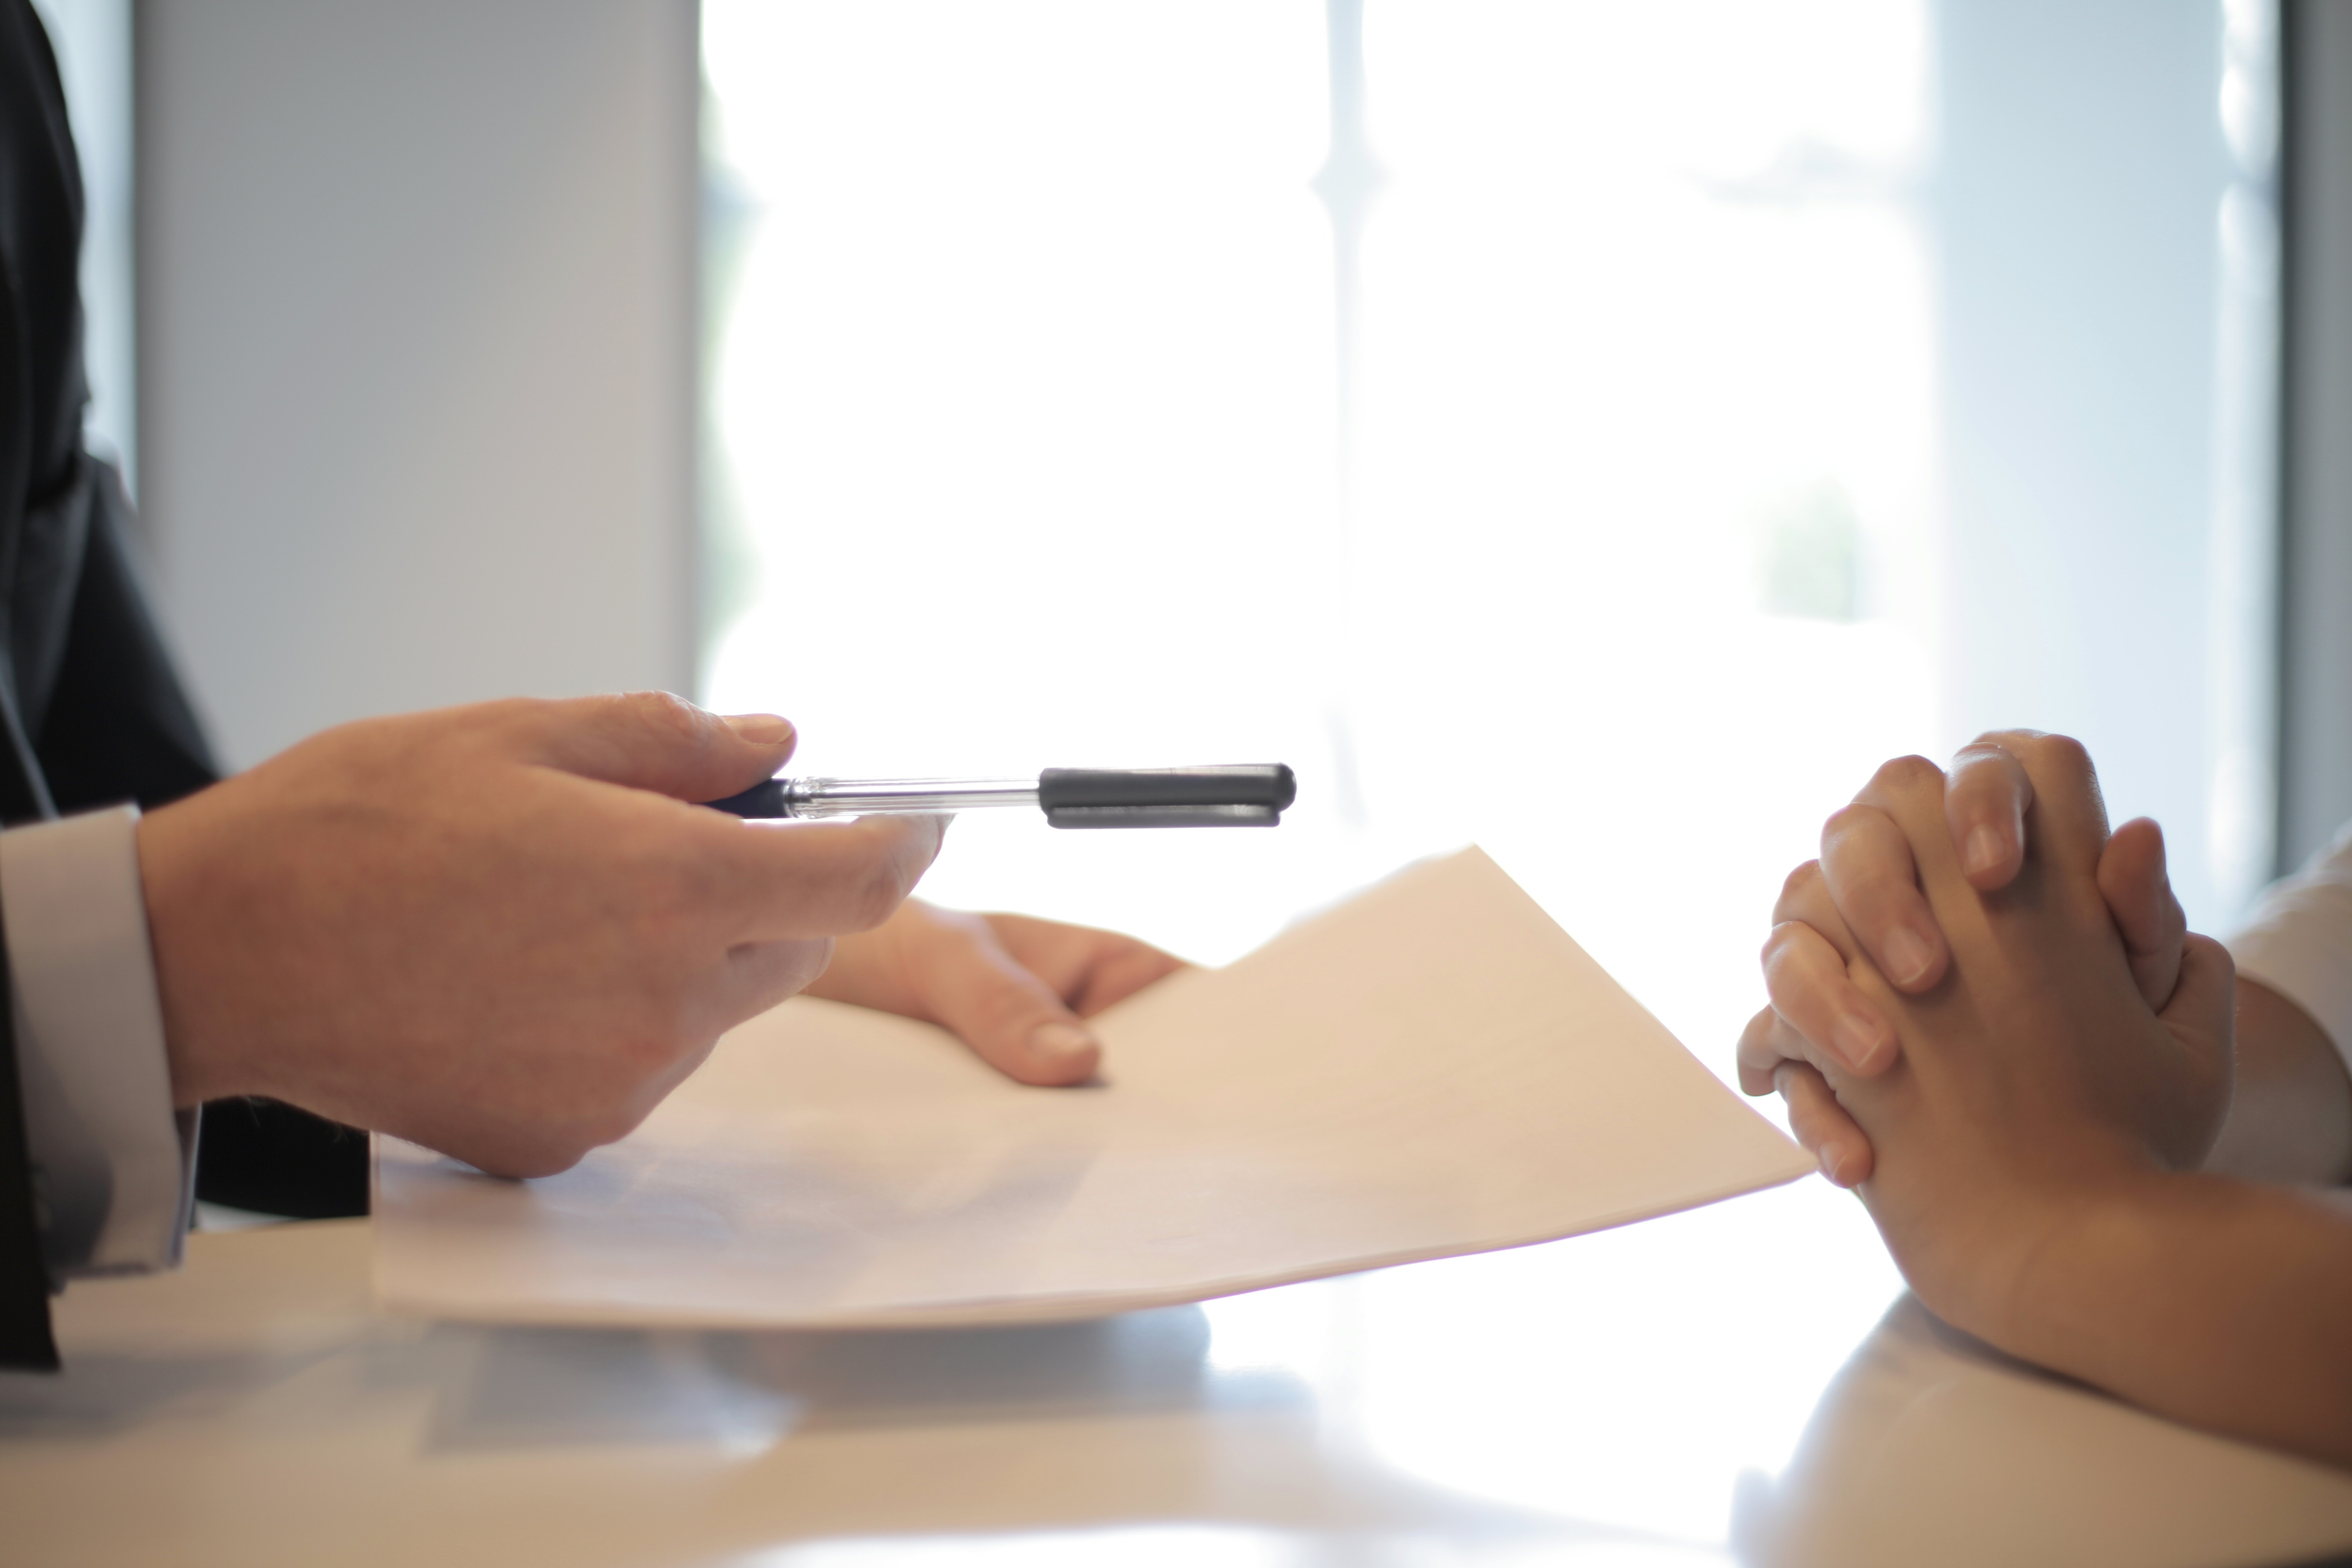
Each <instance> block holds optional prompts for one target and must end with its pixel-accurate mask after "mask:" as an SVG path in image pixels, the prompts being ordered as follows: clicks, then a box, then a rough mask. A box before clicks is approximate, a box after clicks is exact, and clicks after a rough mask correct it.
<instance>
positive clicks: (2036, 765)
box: [2000, 731, 2107, 875]
mask: <svg viewBox="0 0 2352 1568" xmlns="http://www.w3.org/2000/svg"><path fill="white" fill-rule="evenodd" d="M2000 742H2001V744H2002V745H2003V746H2004V747H2006V748H2007V749H2008V751H2009V752H2011V754H2012V755H2014V756H2015V757H2016V758H2017V760H2018V762H2019V763H2021V764H2022V765H2023V767H2024V769H2025V772H2026V774H2027V776H2028V777H2029V778H2030V779H2031V780H2032V784H2033V809H2032V811H2031V812H2029V813H2027V814H2026V824H2025V832H2026V841H2027V846H2026V847H2027V853H2028V854H2036V853H2038V854H2041V855H2042V856H2044V857H2046V858H2048V859H2049V861H2050V863H2051V864H2052V865H2053V866H2054V867H2059V868H2063V869H2066V870H2069V871H2079V872H2083V873H2084V874H2086V875H2087V874H2091V873H2093V872H2095V870H2096V868H2097V866H2098V861H2099V852H2100V850H2102V849H2103V848H2105V846H2106V842H2107V805H2106V801H2105V799H2104V798H2103V797H2102V796H2101V795H2100V793H2099V774H2098V770H2097V769H2096V768H2095V767H2093V766H2092V765H2091V753H2090V752H2087V751H2085V750H2084V746H2083V742H2080V741H2077V740H2075V739H2074V737H2073V736H2071V735H2042V734H2037V733H2035V732H2033V731H2013V732H2011V733H2010V734H2006V735H2003V736H2001V737H2000Z"/></svg>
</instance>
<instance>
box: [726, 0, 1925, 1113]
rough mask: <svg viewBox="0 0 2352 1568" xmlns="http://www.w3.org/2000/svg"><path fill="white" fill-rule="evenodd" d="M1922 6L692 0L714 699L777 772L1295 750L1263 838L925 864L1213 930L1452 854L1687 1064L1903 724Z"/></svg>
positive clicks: (1219, 947)
mask: <svg viewBox="0 0 2352 1568" xmlns="http://www.w3.org/2000/svg"><path fill="white" fill-rule="evenodd" d="M1924 26H1925V21H1924V16H1923V7H1921V6H1920V5H1885V4H1874V3H1858V4H1840V3H1828V0H1783V3H1780V4H1775V5H1769V6H1754V5H1742V4H1736V3H1727V4H1713V5H1706V4H1687V3H1685V4H1677V5H1661V6H1620V5H1561V4H1541V5H1537V4H1490V5H1474V6H1461V5H1435V4H1423V5H1382V6H1380V7H1377V8H1376V9H1375V11H1374V12H1373V14H1372V15H1371V16H1370V18H1369V19H1368V20H1367V21H1366V22H1365V24H1364V28H1363V34H1362V45H1361V56H1360V65H1358V64H1357V63H1355V62H1354V61H1353V60H1352V59H1350V58H1344V57H1347V56H1348V54H1349V51H1348V50H1347V49H1346V48H1344V47H1342V48H1341V49H1340V50H1339V51H1338V52H1337V53H1336V54H1335V51H1334V49H1333V47H1332V40H1331V38H1330V37H1329V35H1328V18H1327V9H1326V7H1325V6H1323V5H1315V4H1308V3H1304V0H1302V3H1298V4H1292V5H1264V4H1258V3H1235V4H1223V5H1219V4H1199V5H1183V6H1103V5H1088V4H1084V3H1082V0H1081V3H1073V4H1051V3H1042V0H1007V3H1003V4H991V5H971V4H964V3H956V0H940V3H933V4H924V3H918V0H908V3H901V4H894V5H887V6H853V5H817V4H780V3H776V0H712V3H711V4H709V5H707V6H706V7H705V22H704V37H705V56H706V66H707V70H708V77H709V85H710V92H711V103H712V108H713V119H712V125H711V134H710V137H709V145H710V161H711V165H712V178H713V185H714V191H715V193H716V195H715V198H714V206H715V210H716V211H717V213H718V214H719V216H718V217H717V218H716V220H715V221H714V226H713V268H712V270H713V282H714V288H713V303H712V312H713V335H712V353H711V358H710V370H709V375H710V384H711V393H710V414H711V420H710V427H711V430H712V435H713V437H714V439H713V443H712V444H713V446H714V447H715V459H716V460H715V461H714V464H713V470H712V475H711V484H710V487H709V488H710V492H711V497H712V510H713V524H712V559H713V560H714V562H715V563H717V565H718V566H719V569H720V570H719V575H718V577H717V578H716V580H715V583H714V591H713V605H714V624H713V626H712V628H711V632H712V638H713V640H712V646H711V648H710V652H709V659H708V664H707V669H708V675H707V682H706V689H705V696H706V697H707V699H708V700H710V701H711V702H713V703H715V704H716V705H718V706H719V707H720V708H722V709H727V710H745V709H754V708H768V709H774V710H780V711H782V712H785V713H788V714H790V715H791V716H792V717H793V719H794V720H795V721H797V722H798V723H799V724H800V726H801V728H802V731H803V736H804V741H803V752H802V755H801V757H800V759H799V760H798V762H797V763H796V764H795V765H796V767H799V768H802V769H804V770H806V771H810V772H815V773H837V774H845V775H856V774H888V773H918V774H920V773H963V772H974V773H992V772H997V771H1000V770H1002V771H1027V770H1031V769H1034V768H1036V767H1039V766H1043V765H1056V764H1081V765H1085V764H1103V765H1148V764H1153V763H1195V762H1223V761H1234V762H1240V761H1260V760H1264V761H1285V762H1288V763H1292V764H1293V765H1294V766H1296V767H1297V770H1298V772H1299V776H1300V779H1301V797H1300V803H1299V805H1298V807H1297V809H1296V811H1295V812H1294V813H1293V814H1292V816H1291V817H1290V818H1289V820H1288V821H1287V822H1286V824H1285V826H1282V827H1281V828H1279V829H1277V830H1276V831H1274V832H1272V833H1247V832H1231V833H1214V832H1192V833H1165V834H1134V835H1109V834H1104V835H1075V834H1055V833H1053V832H1052V831H1050V830H1048V829H1046V828H1045V827H1043V826H1041V825H1039V824H1037V823H1036V822H1034V821H1033V820H1025V819H1024V820H1017V821H1016V820H1012V819H1009V818H1007V817H1004V816H996V817H993V818H983V817H982V816H976V815H975V816H967V817H965V818H964V819H963V820H962V821H961V822H960V823H959V824H958V826H957V827H956V829H955V831H954V833H953V835H951V837H950V847H949V850H948V852H947V854H946V856H945V857H944V858H942V860H941V861H940V865H939V867H938V868H936V869H935V870H934V871H933V873H932V875H931V878H930V880H929V883H928V884H927V887H928V889H929V892H930V893H931V894H932V895H933V896H935V897H939V898H941V899H944V900H952V901H958V902H964V903H970V904H976V905H980V906H984V907H993V908H1005V907H1011V908H1019V909H1025V910H1035V911H1038V912H1045V913H1051V914H1055V915H1059V916H1063V917H1066V918H1072V919H1081V920H1089V921H1098V922H1103V923H1109V924H1116V925H1119V926H1122V927H1126V928H1128V929H1130V930H1134V931H1139V932H1140V933H1142V934H1144V935H1147V936H1150V937H1151V938H1153V939H1155V940H1157V941H1160V942H1163V943H1165V944H1167V945H1170V946H1171V947H1173V948H1175V949H1177V950H1178V951H1180V952H1184V953H1186V954H1188V955H1190V956H1192V957H1196V958H1200V959H1203V960H1207V961H1221V960H1223V959H1226V958H1229V957H1231V956H1234V954H1236V953H1238V952H1243V951H1245V950H1246V949H1247V948H1249V947H1250V946H1252V945H1254V944H1255V942H1259V941H1261V940H1263V938H1264V937H1265V935H1267V934H1268V933H1269V932H1271V931H1273V930H1275V929H1276V928H1278V927H1279V926H1280V925H1282V924H1283V923H1284V922H1286V921H1288V920H1290V919H1291V918H1293V917H1294V916H1295V915H1296V914H1297V913H1298V912H1299V911H1300V910H1303V909H1306V908H1308V907H1311V906H1313V905H1315V904H1317V903H1319V902H1322V901H1324V900H1328V899H1331V898H1333V897H1336V896H1338V895H1339V894H1340V893H1342V892H1344V891H1345V890H1346V889H1349V887H1352V886H1355V885H1357V884H1359V883H1360V882H1362V881H1364V880H1366V879H1370V878H1371V877H1374V876H1377V875H1379V874H1380V873H1381V872H1383V871H1385V870H1386V869H1388V868H1391V867H1393V866H1395V865H1397V864H1399V863H1401V862H1402V861H1403V860H1405V859H1408V858H1412V856H1415V855H1417V854H1422V853H1426V852H1429V851H1431V850H1434V849H1438V848H1442V847H1447V846H1449V845H1453V844H1458V843H1461V842H1464V841H1467V840H1474V839H1475V840H1477V841H1480V842H1482V843H1484V844H1485V845H1486V847H1488V848H1489V849H1490V850H1491V851H1492V852H1493V853H1495V854H1496V856H1497V858H1499V859H1500V860H1501V861H1502V862H1503V864H1504V865H1505V866H1506V867H1507V868H1509V869H1510V870H1511V871H1512V872H1513V873H1514V874H1515V875H1516V876H1517V877H1518V878H1519V879H1521V880H1522V881H1523V882H1525V883H1526V885H1527V886H1528V888H1529V889H1530V890H1531V891H1532V892H1534V893H1535V894H1536V896H1537V897H1538V898H1539V899H1540V900H1543V901H1544V902H1545V904H1546V905H1547V906H1548V907H1549V908H1550V909H1551V910H1553V912H1554V913H1555V914H1557V915H1558V916H1559V918H1560V919H1561V920H1562V921H1563V922H1564V923H1565V924H1566V925H1567V926H1568V927H1569V929H1570V931H1573V932H1574V933H1575V934H1576V935H1577V936H1578V937H1579V938H1580V940H1582V941H1583V942H1585V943H1586V944H1587V945H1588V946H1590V947H1591V949H1592V950H1593V951H1594V952H1595V953H1596V955H1598V956H1599V957H1601V960H1602V961H1603V962H1604V963H1607V964H1609V965H1610V966H1611V967H1612V969H1613V970H1614V971H1615V972H1616V973H1618V974H1619V975H1620V976H1621V977H1622V979H1623V980H1625V981H1626V983H1627V984H1630V985H1631V986H1632V987H1633V989H1634V991H1635V992H1636V993H1637V994H1640V995H1641V996H1642V997H1643V999H1644V1000H1645V1001H1646V1002H1648V1003H1649V1004H1650V1005H1652V1006H1653V1007H1654V1009H1655V1010H1657V1011H1658V1012H1659V1013H1660V1015H1661V1016H1663V1017H1664V1019H1665V1020H1666V1022H1667V1023H1668V1024H1669V1026H1672V1027H1674V1028H1675V1030H1676V1032H1677V1033H1678V1034H1680V1035H1681V1036H1682V1037H1683V1038H1684V1039H1685V1041H1687V1042H1688V1043H1689V1044H1690V1045H1691V1047H1693V1049H1695V1050H1696V1051H1697V1052H1698V1053H1699V1054H1700V1055H1701V1056H1702V1057H1704V1058H1706V1059H1707V1060H1709V1061H1710V1062H1711V1063H1713V1064H1715V1065H1716V1066H1717V1068H1719V1069H1720V1068H1724V1067H1725V1066H1726V1065H1727V1061H1728V1055H1729V1047H1730V1043H1731V1040H1732V1038H1733V1037H1734V1034H1735V1032H1736V1029H1737V1026H1738V1022H1739V1021H1740V1019H1741V1017H1742V1016H1744V1014H1745V1012H1746V1011H1747V1010H1748V1009H1749V1008H1751V1007H1752V1006H1753V1005H1755V1002H1756V1000H1757V993H1758V989H1759V987H1758V983H1757V981H1756V979H1755V965H1754V959H1753V953H1754V949H1755V945H1756V942H1757V941H1758V940H1759V937H1760V935H1761V932H1762V929H1763V917H1764V914H1765V911H1766V910H1767V908H1768V906H1769V902H1770V899H1771V895H1772V892H1773V889H1775V887H1776V886H1777V884H1778V880H1779V879H1780V876H1781V875H1782V874H1783V873H1784V872H1785V871H1786V870H1787V868H1789V867H1790V865H1792V864H1794V863H1795V862H1796V861H1797V860H1799V859H1801V858H1804V856H1805V855H1806V854H1807V853H1809V852H1810V847H1811V839H1812V836H1813V832H1814V830H1815V827H1816V826H1817V825H1818V823H1819V821H1820V819H1821V817H1822V815H1823V813H1824V811H1825V809H1826V806H1827V805H1829V804H1831V803H1834V802H1835V801H1836V800H1838V799H1840V798H1842V797H1843V795H1845V794H1848V793H1850V792H1851V791H1852V790H1853V788H1854V787H1855V785H1856V784H1858V783H1859V782H1860V780H1861V779H1862V778H1863V777H1864V776H1865V774H1866V772H1867V770H1868V768H1869V766H1870V765H1871V764H1872V763H1874V762H1875V761H1876V760H1878V759H1880V758H1883V757H1885V756H1887V755H1891V754H1894V753H1895V752H1900V751H1904V750H1908V749H1913V748H1922V747H1927V746H1928V745H1930V744H1931V742H1933V741H1934V740H1935V739H1936V717H1937V716H1936V713H1935V711H1934V708H1935V701H1936V693H1937V684H1938V683H1937V679H1936V678H1935V677H1936V672H1935V670H1934V668H1932V654H1931V652H1930V650H1931V648H1932V647H1933V643H1932V631H1933V628H1932V626H1930V624H1929V618H1930V616H1931V614H1932V595H1930V594H1929V593H1927V591H1926V590H1925V589H1924V588H1923V586H1922V580H1923V577H1924V575H1925V574H1926V572H1927V566H1926V564H1925V563H1926V561H1927V557H1928V554H1929V550H1928V545H1929V541H1928V539H1927V526H1928V518H1927V510H1928V508H1927V494H1928V488H1929V465H1930V450H1929V448H1930V445H1931V435H1932V430H1931V403H1930V398H1931V390H1932V383H1933V374H1932V371H1933V367H1932V365H1931V363H1930V360H1931V322H1930V318H1929V300H1928V297H1927V263H1926V260H1925V252H1924V248H1923V243H1922V239H1921V236H1920V232H1919V225H1918V223H1917V220H1916V212H1915V205H1914V192H1915V189H1916V185H1917V183H1918V178H1919V172H1920V169H1921V167H1922V164H1923V162H1924V159H1925V156H1926V153H1927V149H1926V147H1925V144H1924V143H1925V137H1926V135H1927V114H1926V85H1925V84H1926V79H1927V69H1926V61H1925V58H1924V54H1925V49H1926V43H1925V36H1924ZM1697 37H1706V38H1708V39H1709V40H1710V46H1709V47H1707V48H1705V49H1699V48H1696V47H1693V40H1694V39H1695V38H1697ZM1343 43H1344V40H1343ZM1335 70H1336V71H1337V72H1338V73H1339V78H1340V88H1341V97H1342V105H1343V107H1344V106H1345V103H1346V101H1347V95H1348V91H1349V89H1350V88H1353V89H1357V90H1360V95H1361V96H1360V101H1361V103H1362V104H1363V106H1364V119H1363V135H1364V142H1365V145H1366V148H1367V150H1368V153H1369V161H1370V162H1369V167H1368V168H1367V167H1362V166H1356V167H1354V168H1353V171H1352V172H1353V173H1355V174H1358V175H1360V176H1366V177H1358V178H1354V179H1352V180H1351V179H1349V178H1345V177H1328V176H1327V177H1326V178H1325V179H1324V180H1322V181H1321V182H1320V183H1319V186H1320V188H1319V190H1318V180H1317V176H1318V171H1322V170H1324V169H1325V168H1326V166H1327V163H1329V164H1330V165H1331V166H1332V169H1333V171H1334V175H1335V176H1343V175H1346V174H1349V173H1350V168H1349V166H1347V165H1348V160H1347V158H1346V157H1345V156H1344V154H1345V153H1347V152H1348V147H1347V145H1346V143H1347V142H1348V141H1349V137H1348V135H1347V132H1346V130H1345V127H1344V126H1343V127H1342V129H1341V132H1340V142H1341V146H1340V149H1339V151H1340V152H1341V153H1342V154H1343V156H1342V157H1341V158H1339V159H1338V160H1334V158H1333V152H1334V128H1333V116H1332V113H1331V104H1332V96H1333V81H1334V72H1335ZM1342 118H1343V119H1344V116H1343V117H1342ZM1327 198H1328V199H1327ZM1351 216H1354V217H1360V254H1359V255H1358V256H1357V257H1356V258H1355V264H1354V268H1353V270H1354V273H1355V277H1356V279H1357V282H1356V286H1355V288H1354V289H1353V290H1352V294H1351V299H1350V301H1349V304H1350V309H1349V310H1348V311H1347V312H1346V313H1345V319H1344V321H1343V313H1342V312H1341V311H1340V310H1339V309H1338V301H1337V300H1335V291H1334V279H1335V276H1336V275H1339V272H1340V271H1341V270H1342V269H1341V268H1336V267H1335V245H1336V244H1338V243H1339V241H1340V240H1341V239H1342V238H1343V237H1344V236H1345V234H1346V233H1347V231H1348V230H1349V228H1350V227H1351V226H1352V225H1351V223H1350V222H1349V219H1350V218H1351ZM1335 220H1336V221H1335ZM1343 326H1344V329H1345V330H1344V331H1343V330H1342V329H1343ZM1343 347H1344V348H1345V349H1346V350H1347V351H1348V352H1347V353H1346V355H1345V360H1346V362H1347V363H1350V364H1351V365H1352V375H1351V377H1350V378H1349V380H1348V382H1347V384H1346V385H1345V387H1344V391H1345V394H1346V397H1345V400H1344V406H1346V407H1347V408H1348V409H1349V413H1348V415H1347V416H1346V420H1345V425H1346V433H1347V435H1348V437H1349V440H1348V443H1347V446H1348V451H1349V460H1348V461H1347V463H1346V465H1345V468H1346V471H1345V473H1344V476H1343V473H1342V461H1341V434H1342V412H1341V411H1342V408H1343V398H1342V395H1341V394H1342V390H1343V388H1342V379H1341V376H1340V374H1339V367H1340V365H1341V363H1343V356H1342V349H1343ZM1343 479H1344V483H1343Z"/></svg>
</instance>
